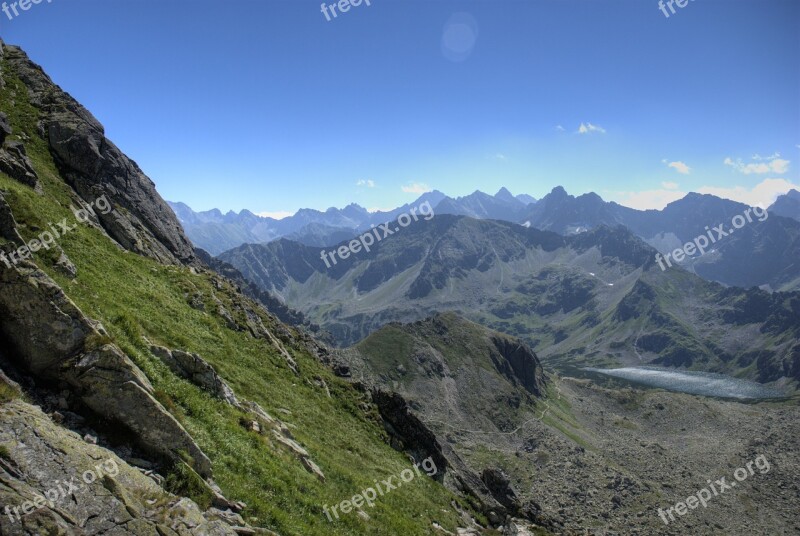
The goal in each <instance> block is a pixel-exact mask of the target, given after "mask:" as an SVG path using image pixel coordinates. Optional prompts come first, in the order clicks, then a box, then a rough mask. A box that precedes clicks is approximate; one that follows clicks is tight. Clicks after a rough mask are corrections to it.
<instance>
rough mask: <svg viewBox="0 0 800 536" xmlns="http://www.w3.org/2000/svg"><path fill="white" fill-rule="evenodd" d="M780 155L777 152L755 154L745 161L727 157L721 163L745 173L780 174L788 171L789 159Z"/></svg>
mask: <svg viewBox="0 0 800 536" xmlns="http://www.w3.org/2000/svg"><path fill="white" fill-rule="evenodd" d="M780 156H781V155H780V154H779V153H775V154H773V155H771V156H759V155H757V154H756V155H753V157H752V158H751V159H750V160H752V161H751V162H747V163H745V162H744V161H742V159H741V158H737V159H736V160H733V159H732V158H730V157H728V158H726V159H725V160H723V163H724V164H725V165H726V166H730V167H732V168H733V169H735V170H736V171H738V172H739V173H744V174H745V175H752V174H756V175H764V174H766V173H777V174H779V175H780V174H783V173H786V172H787V171H789V160H785V159H783V158H780Z"/></svg>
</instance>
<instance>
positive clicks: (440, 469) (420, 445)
mask: <svg viewBox="0 0 800 536" xmlns="http://www.w3.org/2000/svg"><path fill="white" fill-rule="evenodd" d="M372 401H373V402H374V403H375V405H376V406H377V407H378V411H379V412H380V414H381V417H382V418H383V421H384V427H385V428H386V431H387V432H388V433H389V435H390V436H391V437H392V446H393V447H395V448H396V449H397V450H401V451H404V452H408V453H409V455H410V456H411V457H412V458H413V459H414V460H423V459H426V458H429V457H430V458H431V459H433V462H434V463H435V464H436V468H437V473H436V474H435V475H434V476H433V478H434V479H435V480H438V481H439V482H443V483H444V484H445V485H446V486H448V487H449V488H451V489H454V490H456V491H458V492H461V493H465V494H467V495H470V496H471V497H473V498H474V499H475V500H476V501H477V503H478V504H479V506H480V509H481V510H482V511H483V512H484V513H486V514H487V515H489V514H490V513H492V514H500V515H505V514H506V513H507V512H506V510H505V507H504V506H503V505H501V504H500V503H499V502H498V501H497V500H496V499H495V497H494V496H493V495H492V493H491V492H490V490H489V488H488V487H487V486H486V484H485V483H484V482H483V481H482V480H481V479H480V477H479V476H478V475H477V474H475V473H474V472H473V471H472V470H471V469H470V468H469V467H468V466H467V464H466V463H464V461H463V460H462V459H461V457H460V456H459V455H458V454H457V453H456V452H455V451H454V450H453V449H452V447H450V445H448V444H447V443H446V442H443V441H439V439H438V438H437V437H436V434H434V433H433V431H431V430H430V428H428V426H426V425H425V423H423V422H422V421H421V420H420V419H419V418H418V417H417V416H416V415H414V413H413V412H412V410H411V408H410V407H409V405H408V402H407V401H406V400H405V399H404V398H403V397H402V396H400V395H399V394H397V393H388V392H385V391H381V390H379V389H373V391H372ZM499 522H502V519H499V520H498V523H499Z"/></svg>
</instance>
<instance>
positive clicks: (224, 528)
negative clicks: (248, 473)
mask: <svg viewBox="0 0 800 536" xmlns="http://www.w3.org/2000/svg"><path fill="white" fill-rule="evenodd" d="M0 415H2V420H3V427H2V428H0V445H3V446H4V447H5V448H6V452H7V453H6V454H5V455H4V456H3V457H2V458H0V504H2V505H3V507H6V506H8V507H9V510H10V514H7V513H4V514H3V515H2V516H0V534H3V535H9V536H39V535H41V534H64V535H66V534H76V535H77V534H81V535H86V536H89V535H95V534H97V535H99V534H137V535H142V536H144V535H147V536H150V535H152V536H159V535H161V536H165V535H169V536H177V535H181V536H189V535H196V534H214V535H225V536H233V535H235V534H237V531H236V530H235V529H234V528H233V526H231V525H234V524H236V525H239V524H242V525H243V523H239V521H240V520H241V518H238V519H237V518H232V519H230V520H227V522H225V521H221V519H222V520H224V517H223V516H220V515H217V513H216V512H212V511H209V512H205V513H203V512H202V511H201V510H200V509H199V508H198V506H197V504H195V503H194V502H192V501H191V500H189V499H185V498H184V499H181V498H179V497H175V496H173V495H170V494H169V493H167V492H165V491H164V490H163V489H162V488H161V487H159V486H158V485H157V484H156V483H155V482H154V481H153V480H152V479H151V478H149V477H147V476H145V475H144V474H143V473H142V472H141V471H139V470H137V469H135V468H133V467H131V466H130V465H128V464H127V463H125V462H124V461H123V460H122V459H120V458H119V457H117V456H116V455H115V454H114V453H113V452H111V451H109V450H107V449H105V448H103V447H100V446H97V445H92V444H89V443H87V442H85V441H84V440H83V439H81V437H80V436H79V435H78V434H76V433H75V432H72V431H69V430H66V429H64V428H61V427H60V426H58V425H57V424H55V423H54V422H53V421H52V420H51V419H50V418H48V417H47V416H46V415H45V414H44V413H43V412H42V411H41V409H39V408H38V407H35V406H31V405H30V404H27V403H25V402H23V401H22V400H14V401H11V402H8V403H6V404H2V405H0ZM62 490H63V491H62ZM37 497H39V498H40V499H38V505H37ZM31 505H33V506H31ZM15 508H16V509H17V510H16V512H15V510H14V509H15ZM23 508H25V509H26V510H27V512H28V513H27V515H24V514H23Z"/></svg>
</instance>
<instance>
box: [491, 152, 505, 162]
mask: <svg viewBox="0 0 800 536" xmlns="http://www.w3.org/2000/svg"><path fill="white" fill-rule="evenodd" d="M494 158H495V160H502V161H506V160H508V157H507V156H506V155H504V154H503V153H497V154H496V155H494Z"/></svg>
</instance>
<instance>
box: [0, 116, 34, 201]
mask: <svg viewBox="0 0 800 536" xmlns="http://www.w3.org/2000/svg"><path fill="white" fill-rule="evenodd" d="M1 130H2V127H0V131H1ZM0 171H2V172H3V173H5V174H6V175H8V176H9V177H11V178H12V179H14V180H16V181H19V182H21V183H22V184H27V185H28V186H30V187H31V188H34V189H36V190H37V191H41V186H40V185H39V176H38V175H37V174H36V171H35V170H34V169H33V163H32V162H31V159H30V158H28V154H27V153H26V152H25V145H23V143H22V142H21V141H6V142H5V143H4V144H3V146H2V147H0Z"/></svg>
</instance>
